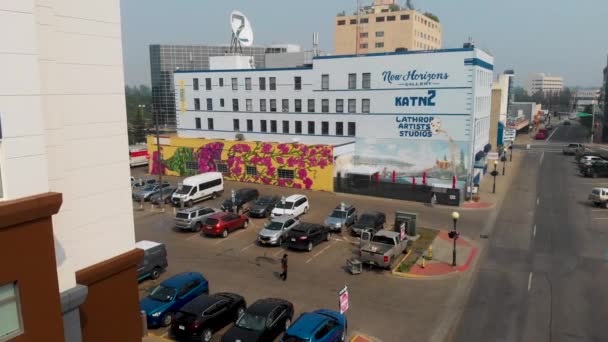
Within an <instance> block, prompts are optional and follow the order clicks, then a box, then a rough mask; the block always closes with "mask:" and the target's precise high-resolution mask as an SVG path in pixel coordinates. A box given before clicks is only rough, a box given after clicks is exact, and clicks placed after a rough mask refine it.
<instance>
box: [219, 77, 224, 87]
mask: <svg viewBox="0 0 608 342" xmlns="http://www.w3.org/2000/svg"><path fill="white" fill-rule="evenodd" d="M219 81H220V87H223V86H224V79H223V78H220V79H219Z"/></svg>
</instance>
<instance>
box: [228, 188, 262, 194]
mask: <svg viewBox="0 0 608 342" xmlns="http://www.w3.org/2000/svg"><path fill="white" fill-rule="evenodd" d="M251 191H258V190H257V189H254V188H241V189H238V190H235V191H234V192H235V193H237V194H240V193H243V192H251Z"/></svg>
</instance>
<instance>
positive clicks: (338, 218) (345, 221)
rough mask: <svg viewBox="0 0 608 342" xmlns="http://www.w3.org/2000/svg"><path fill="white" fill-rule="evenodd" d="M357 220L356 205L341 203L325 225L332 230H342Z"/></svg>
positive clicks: (326, 220)
mask: <svg viewBox="0 0 608 342" xmlns="http://www.w3.org/2000/svg"><path fill="white" fill-rule="evenodd" d="M356 221H357V209H355V207H354V206H352V205H350V204H347V203H341V204H340V205H339V206H337V207H335V208H334V210H333V211H332V212H331V214H329V216H328V217H327V218H326V219H325V225H326V226H327V227H328V228H329V230H331V231H338V232H341V231H342V227H350V226H352V225H353V224H354V223H355V222H356Z"/></svg>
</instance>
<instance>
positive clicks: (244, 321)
mask: <svg viewBox="0 0 608 342" xmlns="http://www.w3.org/2000/svg"><path fill="white" fill-rule="evenodd" d="M292 319H293V304H291V303H290V302H288V301H286V300H284V299H278V298H266V299H260V300H258V301H257V302H255V303H253V304H252V305H251V306H250V307H249V308H248V309H247V310H246V311H245V313H244V314H243V316H241V318H239V319H238V321H236V323H235V324H234V326H232V328H230V329H229V330H228V331H227V332H226V334H224V336H223V337H222V342H257V341H259V342H262V341H274V340H275V339H276V338H277V336H279V335H280V334H281V333H283V332H284V331H285V330H287V329H289V326H290V325H291V320H292Z"/></svg>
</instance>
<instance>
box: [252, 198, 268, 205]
mask: <svg viewBox="0 0 608 342" xmlns="http://www.w3.org/2000/svg"><path fill="white" fill-rule="evenodd" d="M270 203H272V198H270V197H261V198H260V199H258V200H257V201H255V204H257V205H268V204H270Z"/></svg>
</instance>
